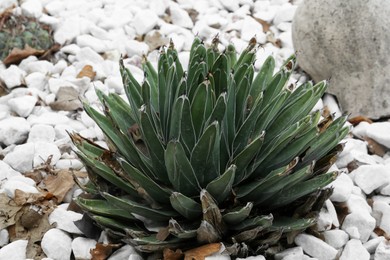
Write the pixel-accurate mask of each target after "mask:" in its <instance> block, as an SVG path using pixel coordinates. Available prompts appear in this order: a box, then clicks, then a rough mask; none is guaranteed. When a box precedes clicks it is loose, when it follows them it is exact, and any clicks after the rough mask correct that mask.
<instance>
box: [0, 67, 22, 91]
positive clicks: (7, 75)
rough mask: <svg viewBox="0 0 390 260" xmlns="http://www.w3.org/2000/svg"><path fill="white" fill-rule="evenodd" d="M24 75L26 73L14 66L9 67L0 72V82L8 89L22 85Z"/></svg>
mask: <svg viewBox="0 0 390 260" xmlns="http://www.w3.org/2000/svg"><path fill="white" fill-rule="evenodd" d="M25 75H26V72H25V71H23V70H21V69H20V68H19V67H18V66H16V65H11V66H9V68H8V69H5V70H0V80H2V81H3V82H4V83H5V85H6V86H7V88H9V89H11V88H14V87H17V86H20V85H22V83H23V80H24V76H25Z"/></svg>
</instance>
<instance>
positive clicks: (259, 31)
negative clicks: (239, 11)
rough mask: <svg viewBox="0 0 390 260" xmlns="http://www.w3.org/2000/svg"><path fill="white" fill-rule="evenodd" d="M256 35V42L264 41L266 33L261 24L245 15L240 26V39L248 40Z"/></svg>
mask: <svg viewBox="0 0 390 260" xmlns="http://www.w3.org/2000/svg"><path fill="white" fill-rule="evenodd" d="M252 37H256V40H257V42H259V43H265V42H266V38H267V37H266V35H265V33H264V32H263V26H262V25H261V24H260V23H259V22H257V21H256V20H255V19H253V18H252V17H250V16H249V15H247V16H245V18H244V21H243V23H242V27H241V39H243V40H244V41H249V40H250V39H251V38H252Z"/></svg>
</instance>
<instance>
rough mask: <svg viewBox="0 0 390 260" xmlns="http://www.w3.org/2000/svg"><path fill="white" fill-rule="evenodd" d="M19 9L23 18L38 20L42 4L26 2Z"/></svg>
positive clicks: (36, 0)
mask: <svg viewBox="0 0 390 260" xmlns="http://www.w3.org/2000/svg"><path fill="white" fill-rule="evenodd" d="M20 7H21V8H22V13H23V14H24V15H25V16H28V17H34V18H39V17H40V16H41V15H42V4H41V2H40V1H39V0H28V1H26V2H23V4H22V5H21V6H20Z"/></svg>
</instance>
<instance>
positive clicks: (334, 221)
mask: <svg viewBox="0 0 390 260" xmlns="http://www.w3.org/2000/svg"><path fill="white" fill-rule="evenodd" d="M325 206H326V209H327V210H328V212H329V214H330V216H331V217H332V224H333V226H335V227H336V228H338V227H340V222H339V219H338V215H337V212H336V208H335V207H334V205H333V203H332V202H331V201H330V200H329V199H328V200H326V201H325Z"/></svg>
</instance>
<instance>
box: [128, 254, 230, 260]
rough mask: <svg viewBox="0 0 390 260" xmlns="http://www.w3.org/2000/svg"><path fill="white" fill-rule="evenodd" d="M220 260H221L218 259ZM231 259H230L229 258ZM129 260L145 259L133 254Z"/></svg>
mask: <svg viewBox="0 0 390 260" xmlns="http://www.w3.org/2000/svg"><path fill="white" fill-rule="evenodd" d="M205 259H208V257H205ZM218 259H219V258H218ZM229 259H230V257H229ZM128 260H143V257H142V256H140V255H139V254H131V255H130V256H129V259H128ZM221 260H223V258H221Z"/></svg>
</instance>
